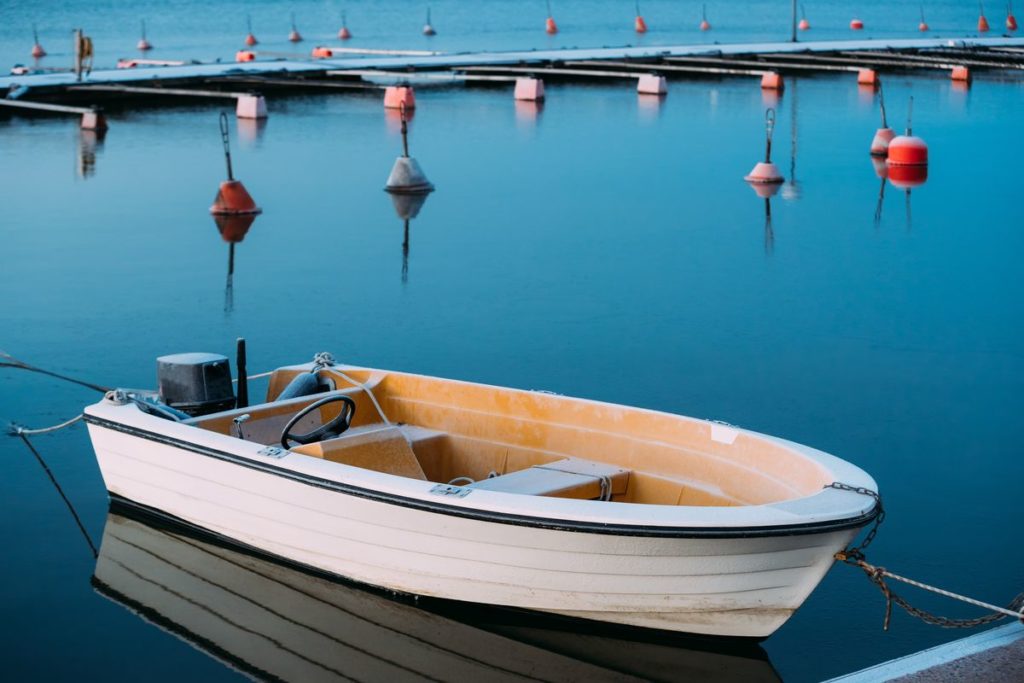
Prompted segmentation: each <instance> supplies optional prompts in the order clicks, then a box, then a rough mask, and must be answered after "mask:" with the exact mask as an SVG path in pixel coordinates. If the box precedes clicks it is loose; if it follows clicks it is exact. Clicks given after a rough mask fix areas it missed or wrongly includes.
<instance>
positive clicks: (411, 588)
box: [85, 354, 879, 638]
mask: <svg viewBox="0 0 1024 683" xmlns="http://www.w3.org/2000/svg"><path fill="white" fill-rule="evenodd" d="M240 374H242V375H243V377H244V373H240ZM158 380H159V383H160V391H159V393H158V394H155V393H147V392H139V391H130V390H118V391H113V392H109V393H108V394H107V395H106V396H105V397H104V399H102V400H101V401H100V402H99V403H96V404H94V405H92V406H89V407H88V408H87V409H86V411H85V419H86V421H87V422H88V427H89V434H90V437H91V439H92V442H93V446H94V448H95V450H96V456H97V460H98V462H99V466H100V469H101V471H102V474H103V478H104V481H105V483H106V486H107V489H108V490H109V492H110V494H111V496H112V497H114V498H116V499H119V500H122V501H126V502H130V503H131V504H133V505H135V506H137V507H139V508H142V509H144V510H148V511H151V512H157V513H159V514H161V515H163V516H165V517H167V518H170V519H172V520H176V521H180V522H182V523H186V524H190V525H195V526H198V527H201V528H203V529H206V530H208V531H210V532H212V533H214V534H217V535H218V536H220V537H223V538H225V539H230V540H231V541H232V542H233V543H236V544H239V545H240V546H243V547H246V546H247V547H250V548H253V549H256V550H258V551H260V552H263V553H269V554H271V555H274V556H278V557H281V558H285V559H287V560H289V561H291V562H295V563H299V564H301V565H304V566H307V567H311V568H314V569H317V570H320V571H324V572H328V573H330V574H333V575H337V576H340V577H344V578H346V579H350V580H354V581H358V582H362V583H366V584H370V585H373V586H377V587H381V588H385V589H388V590H391V591H396V592H400V593H407V594H413V595H423V596H433V597H438V598H445V599H450V600H458V601H465V602H472V603H482V604H487V605H498V606H507V607H515V608H521V609H526V610H535V611H540V612H547V613H554V614H561V615H568V616H572V617H580V618H584V619H591V620H597V621H604V622H613V623H618V624H628V625H632V626H642V627H650V628H657V629H667V630H674V631H685V632H690V633H699V634H713V635H724V636H745V637H753V638H764V637H767V636H768V635H770V634H771V633H772V632H774V631H775V630H776V629H777V628H778V627H779V626H781V625H782V624H783V623H784V622H785V621H786V620H787V619H788V618H789V617H790V616H791V615H792V614H793V612H794V611H795V610H796V609H797V608H798V607H799V606H800V605H801V604H802V603H803V602H804V600H805V599H806V598H807V596H808V595H809V594H810V592H811V591H812V590H813V589H814V588H815V586H817V584H818V583H819V582H820V581H821V579H822V577H823V576H824V575H825V573H826V572H827V571H828V569H829V568H830V567H831V565H832V563H833V555H834V554H835V553H836V552H837V551H839V550H842V549H843V548H844V547H845V546H847V544H849V543H850V542H851V541H852V539H853V538H854V537H855V536H856V534H857V533H858V530H860V529H861V528H862V527H864V526H865V525H866V524H868V523H870V522H871V521H872V520H873V519H874V518H875V516H876V515H877V514H878V512H879V507H878V504H877V498H876V497H874V496H872V495H864V494H863V491H865V490H869V491H874V490H875V489H876V486H875V482H874V481H873V480H872V479H871V477H870V476H868V475H867V474H866V473H865V472H863V471H862V470H861V469H859V468H857V467H855V466H854V465H851V464H850V463H847V462H845V461H843V460H840V459H839V458H836V457H834V456H831V455H828V454H826V453H822V452H820V451H817V450H814V449H811V448H808V447H806V446H801V445H798V444H795V443H791V442H788V441H784V440H782V439H777V438H774V437H770V436H765V435H762V434H757V433H754V432H750V431H747V430H744V429H740V428H738V427H734V426H731V425H727V424H722V423H717V422H709V421H706V420H699V419H693V418H688V417H681V416H678V415H671V414H667V413H662V412H656V411H652V410H644V409H640V408H632V407H626V406H621V405H613V404H608V403H600V402H596V401H590V400H585V399H578V398H569V397H565V396H559V395H554V394H550V393H544V392H536V391H524V390H518V389H509V388H501V387H493V386H485V385H481V384H473V383H468V382H462V381H455V380H448V379H439V378H434V377H426V376H421V375H415V374H409V373H402V372H392V371H386V370H375V369H369V368H360V367H353V366H347V365H338V364H335V363H334V362H333V359H331V358H330V357H329V356H328V355H326V354H320V355H319V356H318V358H317V360H316V361H315V362H314V363H309V364H304V365H295V366H289V367H282V368H279V369H278V370H276V371H274V372H273V373H272V375H271V377H270V380H269V385H268V389H267V396H266V401H265V402H264V403H261V404H259V405H246V403H247V400H246V398H245V396H244V395H247V393H248V392H247V387H246V383H245V382H244V381H243V382H241V383H240V387H239V394H240V399H241V400H237V399H236V397H235V394H234V392H233V391H232V389H231V379H230V365H229V364H228V361H227V359H226V358H224V357H222V356H214V355H212V354H179V355H176V356H166V357H164V358H162V359H160V360H159V362H158ZM243 394H244V395H243ZM236 403H237V404H238V405H236ZM834 483H840V484H842V485H844V488H843V489H840V488H835V487H833V484H834ZM846 487H849V488H852V489H860V490H861V493H858V492H857V491H855V490H845V489H846Z"/></svg>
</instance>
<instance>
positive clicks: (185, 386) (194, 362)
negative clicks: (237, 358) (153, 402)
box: [156, 353, 235, 417]
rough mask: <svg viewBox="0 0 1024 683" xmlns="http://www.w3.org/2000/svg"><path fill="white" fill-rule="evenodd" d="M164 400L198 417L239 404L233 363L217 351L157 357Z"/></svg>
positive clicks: (173, 406) (160, 387)
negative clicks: (236, 400)
mask: <svg viewBox="0 0 1024 683" xmlns="http://www.w3.org/2000/svg"><path fill="white" fill-rule="evenodd" d="M156 378H157V386H158V388H159V391H160V399H161V400H162V401H163V402H164V403H166V404H167V405H169V406H171V407H172V408H176V409H177V410H180V411H182V412H184V413H188V414H189V415H191V416H193V417H196V416H200V415H209V414H210V413H217V412H220V411H222V410H230V409H231V408H234V407H235V391H234V388H233V387H232V385H231V363H230V361H228V358H227V357H226V356H222V355H220V354H216V353H176V354H172V355H170V356H161V357H159V358H157V359H156Z"/></svg>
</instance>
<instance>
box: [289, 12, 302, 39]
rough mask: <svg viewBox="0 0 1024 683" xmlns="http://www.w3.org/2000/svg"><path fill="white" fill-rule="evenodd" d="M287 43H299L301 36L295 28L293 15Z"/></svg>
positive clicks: (293, 15)
mask: <svg viewBox="0 0 1024 683" xmlns="http://www.w3.org/2000/svg"><path fill="white" fill-rule="evenodd" d="M288 42H290V43H301V42H302V34H301V33H299V29H297V28H296V27H295V14H294V13H292V30H291V31H290V32H289V33H288Z"/></svg>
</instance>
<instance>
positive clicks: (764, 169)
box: [743, 109, 785, 185]
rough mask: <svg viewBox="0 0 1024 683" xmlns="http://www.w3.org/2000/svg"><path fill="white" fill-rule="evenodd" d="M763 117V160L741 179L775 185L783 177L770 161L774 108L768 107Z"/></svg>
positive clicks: (781, 180) (773, 129)
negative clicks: (764, 134) (764, 140)
mask: <svg viewBox="0 0 1024 683" xmlns="http://www.w3.org/2000/svg"><path fill="white" fill-rule="evenodd" d="M764 118H765V132H766V136H765V139H766V142H765V151H764V161H759V162H757V164H756V165H755V166H754V168H753V170H751V171H750V173H748V174H747V175H745V176H743V179H744V180H746V181H747V182H748V183H754V184H759V185H760V184H764V185H777V184H780V183H782V182H783V180H785V179H784V178H783V177H782V173H780V172H779V167H778V166H776V165H775V164H773V163H772V133H773V132H774V131H775V110H774V109H769V110H768V111H766V112H765V116H764Z"/></svg>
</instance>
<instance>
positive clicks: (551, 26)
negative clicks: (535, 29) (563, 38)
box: [544, 0, 558, 35]
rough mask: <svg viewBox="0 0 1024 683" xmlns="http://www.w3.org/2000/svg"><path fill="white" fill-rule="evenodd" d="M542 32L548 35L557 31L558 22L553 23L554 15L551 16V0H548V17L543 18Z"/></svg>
mask: <svg viewBox="0 0 1024 683" xmlns="http://www.w3.org/2000/svg"><path fill="white" fill-rule="evenodd" d="M544 32H545V33H547V34H548V35H554V34H556V33H558V24H556V23H555V19H554V17H552V16H551V0H548V18H547V19H545V20H544Z"/></svg>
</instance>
